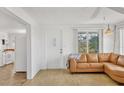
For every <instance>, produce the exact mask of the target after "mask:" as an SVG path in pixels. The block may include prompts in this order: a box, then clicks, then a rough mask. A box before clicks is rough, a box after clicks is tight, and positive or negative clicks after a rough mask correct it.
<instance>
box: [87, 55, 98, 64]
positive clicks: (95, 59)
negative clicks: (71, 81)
mask: <svg viewBox="0 0 124 93" xmlns="http://www.w3.org/2000/svg"><path fill="white" fill-rule="evenodd" d="M87 62H89V63H92V62H93V63H96V62H98V57H97V54H87Z"/></svg>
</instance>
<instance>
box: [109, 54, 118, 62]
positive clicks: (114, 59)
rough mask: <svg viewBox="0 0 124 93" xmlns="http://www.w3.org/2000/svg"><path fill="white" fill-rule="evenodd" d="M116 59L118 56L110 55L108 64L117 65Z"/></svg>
mask: <svg viewBox="0 0 124 93" xmlns="http://www.w3.org/2000/svg"><path fill="white" fill-rule="evenodd" d="M118 57H119V55H118V54H114V53H111V56H110V62H112V63H114V64H116V63H117V60H118Z"/></svg>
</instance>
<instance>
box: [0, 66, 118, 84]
mask: <svg viewBox="0 0 124 93" xmlns="http://www.w3.org/2000/svg"><path fill="white" fill-rule="evenodd" d="M23 85H24V86H118V85H120V84H118V83H117V82H115V81H113V80H112V79H111V78H110V77H108V76H107V75H106V74H104V73H77V74H70V73H69V72H68V71H67V70H60V69H59V70H41V71H39V73H38V74H37V75H36V76H35V77H34V79H33V80H26V73H16V74H14V73H13V65H12V64H11V65H6V66H4V67H1V68H0V86H23Z"/></svg>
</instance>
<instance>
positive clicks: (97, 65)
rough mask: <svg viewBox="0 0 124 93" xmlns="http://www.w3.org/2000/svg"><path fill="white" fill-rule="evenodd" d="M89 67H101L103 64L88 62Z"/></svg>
mask: <svg viewBox="0 0 124 93" xmlns="http://www.w3.org/2000/svg"><path fill="white" fill-rule="evenodd" d="M89 65H90V68H96V69H102V68H103V64H102V63H89Z"/></svg>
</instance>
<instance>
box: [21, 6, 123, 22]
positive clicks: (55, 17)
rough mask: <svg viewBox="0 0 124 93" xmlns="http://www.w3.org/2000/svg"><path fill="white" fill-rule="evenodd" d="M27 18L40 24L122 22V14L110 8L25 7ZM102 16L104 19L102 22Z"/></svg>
mask: <svg viewBox="0 0 124 93" xmlns="http://www.w3.org/2000/svg"><path fill="white" fill-rule="evenodd" d="M22 9H23V10H24V11H25V12H26V13H27V14H28V15H29V16H31V17H32V18H33V19H34V20H36V22H38V23H40V24H106V23H109V24H114V23H117V22H120V21H123V20H124V14H122V13H119V12H117V11H114V10H112V9H110V8H103V7H102V8H100V9H99V11H97V12H98V14H97V15H96V17H94V18H92V16H93V15H94V12H95V11H96V9H97V8H96V7H25V8H22ZM104 16H105V19H106V20H104Z"/></svg>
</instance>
